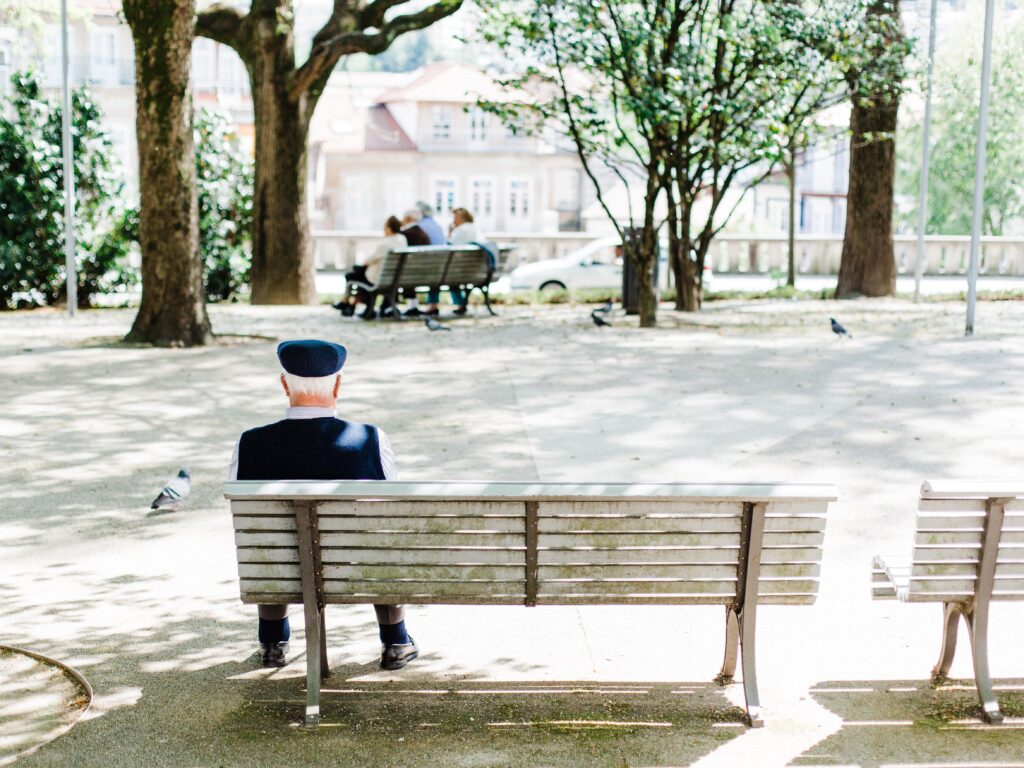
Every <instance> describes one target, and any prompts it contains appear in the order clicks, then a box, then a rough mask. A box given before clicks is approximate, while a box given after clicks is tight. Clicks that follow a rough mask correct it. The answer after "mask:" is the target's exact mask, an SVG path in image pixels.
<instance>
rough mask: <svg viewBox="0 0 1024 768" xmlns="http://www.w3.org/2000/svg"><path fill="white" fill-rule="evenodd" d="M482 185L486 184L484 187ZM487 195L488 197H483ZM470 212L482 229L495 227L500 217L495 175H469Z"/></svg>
mask: <svg viewBox="0 0 1024 768" xmlns="http://www.w3.org/2000/svg"><path fill="white" fill-rule="evenodd" d="M481 185H486V187H483V186H481ZM483 195H486V197H483ZM469 212H470V213H472V214H473V219H474V220H475V221H476V222H477V223H479V224H480V226H481V228H482V229H493V228H494V227H495V226H496V224H497V219H498V184H497V179H495V178H494V177H493V176H470V177H469Z"/></svg>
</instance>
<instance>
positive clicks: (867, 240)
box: [836, 0, 903, 299]
mask: <svg viewBox="0 0 1024 768" xmlns="http://www.w3.org/2000/svg"><path fill="white" fill-rule="evenodd" d="M899 13H900V11H899V3H898V2H897V3H891V2H889V0H874V2H873V3H872V4H871V5H870V6H869V8H868V14H869V15H876V16H879V17H886V16H888V17H889V19H888V22H889V25H890V26H889V28H888V30H887V31H888V35H889V37H888V38H887V39H886V41H885V45H887V46H888V47H890V48H894V47H896V46H897V45H898V44H899V43H900V42H902V37H903V31H902V26H901V22H900V18H899ZM881 55H882V54H881V53H879V56H881ZM868 74H872V73H868ZM874 74H875V75H876V76H879V73H874ZM860 77H861V73H852V74H851V76H850V77H849V80H850V86H851V91H852V102H853V106H852V108H851V109H850V174H849V176H850V185H849V190H848V191H847V196H846V232H845V234H844V236H843V255H842V260H841V261H840V262H839V283H838V285H837V286H836V298H839V299H842V298H846V297H850V296H856V295H863V296H891V295H892V294H894V293H895V292H896V260H895V257H894V254H893V246H892V212H893V187H894V183H895V176H896V116H897V112H898V110H899V94H900V82H899V80H898V76H894V77H895V78H896V79H895V81H894V82H886V81H885V80H884V79H882V82H881V84H880V85H879V87H877V88H875V89H873V90H874V92H872V93H867V94H865V93H860V92H859V91H858V86H859V83H858V78H860Z"/></svg>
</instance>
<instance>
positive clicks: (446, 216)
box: [430, 176, 459, 229]
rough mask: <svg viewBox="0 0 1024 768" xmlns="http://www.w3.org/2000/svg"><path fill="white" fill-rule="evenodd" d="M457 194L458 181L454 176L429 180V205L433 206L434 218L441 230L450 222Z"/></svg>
mask: <svg viewBox="0 0 1024 768" xmlns="http://www.w3.org/2000/svg"><path fill="white" fill-rule="evenodd" d="M458 194H459V180H458V179H457V178H455V177H454V176H434V177H433V178H431V180H430V204H431V205H432V206H434V218H435V219H436V220H437V223H438V224H440V225H441V228H442V229H444V228H446V227H447V226H448V225H449V224H450V223H451V220H452V209H453V208H455V207H456V203H455V200H456V198H457V197H458Z"/></svg>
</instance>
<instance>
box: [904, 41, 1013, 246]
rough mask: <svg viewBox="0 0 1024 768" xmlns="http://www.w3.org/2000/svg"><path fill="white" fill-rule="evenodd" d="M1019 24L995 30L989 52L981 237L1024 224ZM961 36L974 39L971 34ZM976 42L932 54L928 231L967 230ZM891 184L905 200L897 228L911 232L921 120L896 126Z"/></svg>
mask: <svg viewBox="0 0 1024 768" xmlns="http://www.w3.org/2000/svg"><path fill="white" fill-rule="evenodd" d="M1022 33H1024V23H1022V22H1019V21H1018V22H1017V23H1016V24H1012V25H1008V26H1006V27H1002V28H999V29H998V30H997V31H996V34H995V40H994V43H993V57H992V90H991V94H992V95H991V100H990V103H989V123H988V126H989V127H988V130H989V134H988V144H987V160H986V169H985V208H984V216H983V219H982V228H983V234H986V235H1002V234H1006V233H1007V231H1008V230H1015V231H1016V232H1020V231H1021V230H1022V229H1024V184H1022V179H1024V142H1022V141H1021V140H1020V130H1021V125H1024V65H1022V63H1021V61H1020V53H1019V50H1020V49H1019V42H1018V41H1019V40H1020V36H1021V34H1022ZM963 39H965V40H968V41H971V43H975V42H976V41H979V40H980V39H981V33H980V30H979V31H978V33H977V34H973V33H972V32H970V31H967V32H965V34H964V35H963ZM978 48H979V46H977V45H970V46H969V47H964V46H961V47H960V48H959V49H956V48H954V49H953V50H949V49H946V50H944V51H943V55H942V56H941V57H938V58H937V61H936V66H935V75H934V79H933V88H932V92H933V94H934V96H933V107H932V110H933V111H932V133H931V143H932V146H931V163H930V165H931V170H930V174H929V181H928V215H927V217H926V219H925V232H926V233H927V234H933V235H966V234H968V233H969V232H970V231H971V200H972V197H973V189H974V155H975V142H976V139H977V124H978V100H979V89H980V87H981V74H980V73H981V58H980V55H979V54H980V51H979V50H978ZM900 130H901V131H902V134H901V135H902V141H901V143H900V146H899V151H898V157H897V160H898V165H897V182H896V183H897V189H898V192H899V194H901V195H903V196H905V197H906V199H908V200H911V201H912V204H911V206H910V207H909V208H907V209H904V210H901V211H899V214H898V220H899V223H900V225H902V228H904V229H905V230H909V231H916V229H917V204H918V180H919V175H918V174H919V173H920V168H921V140H922V136H921V134H922V120H921V119H920V116H917V115H915V116H914V119H913V122H909V121H908V124H907V125H906V126H901V128H900Z"/></svg>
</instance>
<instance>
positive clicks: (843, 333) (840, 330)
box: [829, 317, 853, 339]
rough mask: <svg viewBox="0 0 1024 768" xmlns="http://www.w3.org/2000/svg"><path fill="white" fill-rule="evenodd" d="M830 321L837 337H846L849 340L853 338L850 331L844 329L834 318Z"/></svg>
mask: <svg viewBox="0 0 1024 768" xmlns="http://www.w3.org/2000/svg"><path fill="white" fill-rule="evenodd" d="M829 321H830V322H831V323H832V333H834V334H835V335H836V336H845V337H846V338H848V339H852V338H853V335H852V334H851V333H850V332H849V331H848V330H846V329H845V328H843V326H842V324H841V323H840V322H839V321H838V320H836V319H835V318H834V317H830V318H829Z"/></svg>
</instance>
